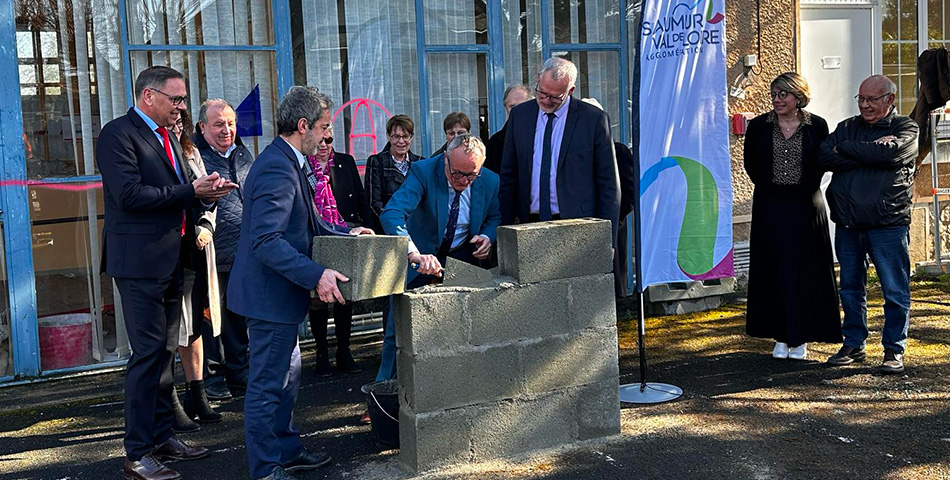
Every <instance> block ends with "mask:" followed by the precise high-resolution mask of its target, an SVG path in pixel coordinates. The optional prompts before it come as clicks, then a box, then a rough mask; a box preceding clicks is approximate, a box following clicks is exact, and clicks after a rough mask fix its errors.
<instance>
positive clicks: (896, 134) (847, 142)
mask: <svg viewBox="0 0 950 480" xmlns="http://www.w3.org/2000/svg"><path fill="white" fill-rule="evenodd" d="M895 93H897V86H896V85H894V82H892V81H891V80H890V79H888V78H887V77H885V76H883V75H873V76H871V77H868V78H867V79H866V80H864V82H862V83H861V87H860V89H859V90H858V94H857V95H856V96H855V99H856V100H857V102H858V109H859V110H860V115H856V116H854V117H851V118H848V119H846V120H844V121H842V122H841V123H839V124H838V127H837V128H836V129H835V131H834V133H832V134H831V135H830V136H828V138H827V139H826V140H825V141H824V142H823V143H822V145H821V149H820V151H819V156H818V166H819V168H821V169H823V170H825V171H831V172H833V173H834V176H833V177H832V179H831V185H829V187H828V192H827V196H828V206H829V207H830V208H831V220H833V221H834V222H835V224H836V225H837V228H836V229H835V251H836V253H837V256H838V263H839V265H840V267H841V282H840V284H841V307H842V309H843V310H844V324H843V325H842V329H841V330H842V333H843V334H844V345H843V346H842V347H841V349H840V350H839V351H838V353H836V354H834V355H833V356H831V357H830V358H829V359H828V363H829V364H831V365H849V364H851V363H854V362H860V361H863V360H864V359H865V357H866V355H865V352H864V344H865V340H867V337H868V327H867V292H866V285H865V283H866V281H867V270H868V262H867V257H869V256H870V257H871V261H873V262H874V267H875V269H876V271H877V276H878V278H880V279H881V289H882V290H883V292H884V331H883V332H882V335H881V343H883V345H884V361H883V362H882V364H881V371H882V372H883V373H900V372H903V371H904V361H903V356H904V348H905V346H906V345H907V327H908V326H909V325H910V255H909V253H908V243H909V226H910V207H911V190H912V189H913V182H914V160H915V158H916V157H917V132H918V128H917V124H916V123H915V122H914V121H913V120H911V119H910V118H909V117H905V116H903V115H898V114H897V109H896V108H895V107H894V96H895Z"/></svg>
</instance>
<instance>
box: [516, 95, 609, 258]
mask: <svg viewBox="0 0 950 480" xmlns="http://www.w3.org/2000/svg"><path fill="white" fill-rule="evenodd" d="M538 111H539V108H538V102H536V101H529V102H524V103H522V104H521V105H518V106H516V107H514V108H512V109H511V115H510V116H509V117H508V124H507V132H506V133H505V150H504V153H503V154H502V159H501V175H500V176H501V189H500V191H499V201H500V203H501V214H502V223H503V224H504V225H510V224H513V223H515V221H516V220H518V221H520V222H522V223H523V222H526V221H527V220H528V214H529V213H530V209H531V169H532V164H533V158H534V134H535V129H536V126H537V123H538ZM566 122H567V123H565V125H564V137H563V139H562V140H561V150H560V153H559V155H558V164H557V203H558V208H559V210H560V215H561V218H581V217H597V218H602V219H604V220H610V222H611V225H612V226H613V235H614V238H615V239H616V238H617V222H618V220H619V217H620V180H619V178H618V176H617V161H616V158H615V156H614V155H615V154H614V143H613V140H612V139H611V136H610V122H609V120H608V119H607V114H606V113H604V112H603V111H602V110H601V109H599V108H597V107H595V106H593V105H590V104H588V103H586V102H582V101H580V100H578V99H577V98H573V97H572V98H571V103H570V105H568V110H567V119H566Z"/></svg>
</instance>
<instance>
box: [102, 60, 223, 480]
mask: <svg viewBox="0 0 950 480" xmlns="http://www.w3.org/2000/svg"><path fill="white" fill-rule="evenodd" d="M186 94H187V91H186V90H185V82H184V79H183V77H182V74H181V73H179V72H178V71H176V70H174V69H171V68H168V67H161V66H158V67H151V68H148V69H146V70H144V71H143V72H142V73H140V74H139V76H138V78H136V80H135V97H136V105H135V107H133V108H131V109H130V110H129V112H128V113H127V114H126V115H124V116H122V117H119V118H116V119H115V120H112V121H111V122H109V123H107V124H106V125H105V126H104V127H103V128H102V132H101V133H100V135H99V139H98V144H97V149H96V162H97V163H98V165H99V171H100V173H101V174H102V188H103V197H104V202H105V222H104V223H105V225H104V227H103V230H102V263H103V269H104V271H105V272H106V273H107V274H109V275H111V276H112V277H113V279H114V280H115V283H116V286H117V287H118V290H119V295H120V297H121V300H122V306H123V314H124V317H125V326H126V330H127V331H128V334H129V343H130V344H131V346H132V352H133V353H132V356H131V358H129V362H128V366H127V370H126V375H125V440H124V444H125V451H126V456H125V463H124V466H123V473H124V476H125V478H127V479H141V480H153V479H161V480H166V479H176V478H181V476H180V475H179V474H178V472H175V471H174V470H172V469H170V468H168V467H166V466H165V465H163V464H162V461H163V460H193V459H198V458H203V457H205V456H207V455H208V450H207V449H205V448H200V447H191V446H188V445H186V444H185V443H184V442H182V441H181V440H179V439H178V438H177V437H175V436H174V435H173V432H172V414H173V410H172V403H171V402H172V399H171V395H172V389H173V378H172V363H173V361H174V358H175V348H176V347H177V345H178V326H179V320H180V318H181V295H182V294H181V292H182V267H183V266H184V265H183V261H185V260H186V259H187V257H188V255H185V253H186V250H187V248H183V247H184V246H186V245H191V244H193V243H194V241H195V240H194V238H190V237H189V235H193V232H194V230H195V228H194V218H195V211H196V210H200V209H205V208H211V207H212V206H213V204H214V202H216V201H217V200H218V199H219V198H221V197H223V196H224V195H226V194H227V193H228V192H230V191H231V190H232V189H233V188H234V187H235V186H236V185H235V184H233V183H231V182H228V181H226V180H224V179H222V178H220V177H219V176H218V174H217V173H214V174H211V175H206V176H203V177H201V178H197V179H195V178H190V177H189V173H188V172H189V171H190V169H188V168H185V167H186V165H185V162H186V161H185V158H184V156H183V155H182V151H181V145H179V144H178V140H177V139H176V138H175V136H174V135H170V134H169V132H168V130H167V129H166V127H167V126H169V125H174V124H175V123H176V122H177V120H178V118H179V117H180V116H181V111H182V110H184V109H185V108H186V106H187V102H186V100H187V97H186ZM189 238H190V239H189ZM189 242H191V243H189Z"/></svg>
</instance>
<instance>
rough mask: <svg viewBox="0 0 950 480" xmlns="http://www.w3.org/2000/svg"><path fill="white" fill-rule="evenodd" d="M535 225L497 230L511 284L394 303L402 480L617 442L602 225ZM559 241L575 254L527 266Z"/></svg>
mask: <svg viewBox="0 0 950 480" xmlns="http://www.w3.org/2000/svg"><path fill="white" fill-rule="evenodd" d="M543 225H544V226H543V228H540V229H539V228H534V227H530V226H527V225H525V226H516V227H503V228H501V229H499V238H502V237H504V238H508V239H509V241H506V242H502V241H501V240H499V250H500V251H499V257H500V258H506V259H508V260H507V261H508V263H507V264H506V267H503V268H502V274H506V273H507V274H508V275H511V274H513V273H514V274H518V275H521V277H522V278H521V279H520V280H519V279H517V278H516V277H514V276H499V277H496V278H495V286H492V287H481V288H468V287H425V288H423V289H419V290H414V291H410V292H406V293H405V294H403V295H400V296H398V297H397V298H396V301H395V324H396V345H397V347H398V357H397V358H398V360H397V361H398V367H397V368H398V372H399V374H398V378H399V386H400V412H399V423H400V426H399V428H400V454H399V456H400V459H401V461H402V463H403V464H404V465H406V466H407V467H408V468H409V469H411V470H413V471H416V472H421V471H427V470H432V469H438V468H441V467H446V466H450V465H455V464H462V463H470V462H477V461H482V460H488V459H493V458H502V457H508V456H512V455H516V454H520V453H524V452H528V451H533V450H538V449H544V448H551V447H556V446H560V445H566V444H570V443H574V442H578V441H583V440H588V439H593V438H600V437H605V436H610V435H616V434H619V433H620V401H619V398H618V387H619V382H618V377H619V368H618V363H617V351H618V350H617V327H616V306H615V303H614V291H613V277H612V275H611V274H610V273H609V272H610V269H611V264H610V226H609V223H607V222H599V221H592V220H585V221H583V222H572V221H561V222H548V223H546V224H543ZM584 235H589V238H588V240H587V241H584V240H583V236H584ZM561 238H572V239H573V240H571V242H575V243H573V245H572V248H576V249H579V250H581V251H582V252H584V255H573V254H572V253H567V254H562V255H560V256H558V258H559V259H560V260H559V262H560V263H559V262H552V263H548V264H547V265H546V266H544V267H543V268H539V265H538V261H537V256H536V255H526V253H528V252H531V251H532V250H531V249H533V248H538V246H539V245H547V246H548V247H547V248H552V247H553V246H555V245H557V244H558V243H563V242H558V241H557V240H558V239H561ZM511 248H516V249H517V251H516V252H514V255H512V253H513V252H511V251H507V252H506V251H505V250H506V249H511ZM601 249H606V254H604V252H600V250H601ZM602 256H603V257H604V258H606V261H603V262H601V261H599V260H597V259H600V257H602ZM592 259H595V260H597V261H592ZM512 262H514V263H512ZM524 262H529V263H532V265H526V264H525V263H524ZM591 265H596V267H591ZM570 272H575V273H574V274H571V273H570ZM526 278H527V279H530V281H525V279H526Z"/></svg>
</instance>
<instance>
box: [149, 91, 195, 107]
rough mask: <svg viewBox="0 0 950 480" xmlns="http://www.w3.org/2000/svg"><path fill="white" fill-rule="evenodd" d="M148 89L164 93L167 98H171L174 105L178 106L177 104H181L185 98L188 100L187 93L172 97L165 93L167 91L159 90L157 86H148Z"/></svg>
mask: <svg viewBox="0 0 950 480" xmlns="http://www.w3.org/2000/svg"><path fill="white" fill-rule="evenodd" d="M149 90H151V91H153V92H158V93H161V94H162V95H165V96H166V97H168V99H169V100H171V102H172V105H174V106H176V107H177V106H179V105H181V104H183V103H185V100H188V96H187V95H183V96H178V95H176V96H174V97H173V96H171V95H169V94H167V93H165V92H163V91H161V90H159V89H157V88H149Z"/></svg>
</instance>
